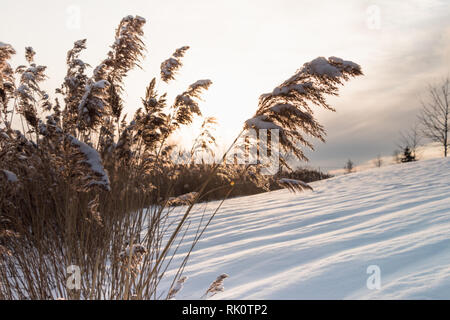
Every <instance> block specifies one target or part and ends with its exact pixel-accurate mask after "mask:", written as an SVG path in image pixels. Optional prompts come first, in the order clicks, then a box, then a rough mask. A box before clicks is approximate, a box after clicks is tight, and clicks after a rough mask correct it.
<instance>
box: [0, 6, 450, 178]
mask: <svg viewBox="0 0 450 320" xmlns="http://www.w3.org/2000/svg"><path fill="white" fill-rule="evenodd" d="M128 14H133V15H134V14H137V15H140V16H143V17H145V18H146V19H147V24H146V26H145V41H146V44H147V48H148V52H147V56H146V59H145V61H144V62H143V63H142V67H143V70H136V71H133V72H132V73H131V74H130V75H129V77H128V79H127V81H126V88H127V92H126V97H125V98H126V102H127V107H126V112H128V113H129V114H132V113H133V112H134V110H136V108H137V107H139V101H140V97H142V96H143V94H144V89H145V87H146V85H147V84H148V82H149V81H150V80H151V78H152V77H153V76H157V75H158V74H159V66H160V63H161V62H162V61H163V60H165V59H167V58H168V57H169V56H170V55H171V54H172V52H173V51H174V50H175V49H176V48H178V47H181V46H183V45H189V46H190V47H191V49H190V50H189V51H188V53H187V55H186V57H185V59H184V67H183V69H182V70H181V72H180V75H179V77H178V78H177V81H176V82H175V83H171V84H170V85H169V86H167V85H165V84H160V85H159V90H160V91H161V92H162V91H165V90H167V91H168V92H169V97H172V98H173V97H174V96H175V95H176V94H177V93H179V92H180V91H181V90H184V89H185V88H186V87H187V86H188V85H189V84H190V83H192V82H194V81H196V80H198V79H211V80H212V81H213V83H214V84H213V86H212V87H211V89H210V90H209V92H208V93H207V94H205V96H204V99H205V101H204V102H203V103H202V104H201V108H202V110H203V112H204V115H205V116H215V117H217V118H218V120H219V123H220V127H219V128H218V130H217V135H218V136H219V137H220V139H221V141H222V142H223V143H226V142H229V141H230V140H232V139H233V138H234V136H235V135H236V134H238V132H239V129H240V128H241V127H242V124H243V122H244V121H245V120H246V119H247V118H249V117H251V116H252V115H253V113H254V111H255V110H256V107H257V101H258V97H259V95H260V94H262V93H265V92H268V91H272V89H273V88H274V87H275V86H276V85H278V84H280V83H281V82H283V81H284V80H285V79H287V78H288V77H290V76H291V75H292V74H293V73H294V72H295V71H296V70H297V69H298V68H299V67H301V66H302V64H303V63H304V62H307V61H310V60H312V59H314V58H316V57H317V56H325V57H329V56H338V57H341V58H344V59H346V60H352V61H354V62H356V63H358V64H360V65H361V66H362V68H363V71H364V73H365V76H364V77H360V78H358V79H354V80H351V81H350V82H349V83H347V85H346V86H345V88H342V90H341V94H340V97H332V98H330V99H329V102H330V103H331V105H332V106H334V107H335V108H336V109H337V112H336V113H332V112H329V111H323V110H318V111H317V113H316V115H317V118H318V119H319V121H320V122H321V123H322V124H323V125H324V126H325V127H326V129H327V132H328V138H327V143H326V144H322V143H318V142H317V143H316V146H317V148H316V151H315V152H313V153H312V152H308V153H307V154H308V156H309V157H310V160H311V161H310V165H311V166H314V167H321V168H324V169H325V170H333V169H336V168H341V167H342V166H343V165H344V163H345V161H346V160H347V159H348V158H351V159H352V160H353V161H354V162H355V163H357V164H362V163H364V162H366V161H369V160H370V159H372V158H374V157H375V156H376V155H378V154H381V155H383V156H390V155H391V154H392V152H393V150H394V149H395V147H396V140H397V138H398V132H399V131H400V130H404V129H407V128H409V127H410V126H411V125H412V124H413V122H414V121H415V117H416V115H417V112H418V110H419V108H420V97H421V96H423V95H424V94H425V93H426V86H427V84H429V83H434V82H436V81H439V80H440V79H442V78H443V77H445V76H447V75H448V74H449V72H450V19H449V18H450V5H449V1H438V0H429V1H427V0H422V1H413V0H411V1H390V0H385V1H381V0H380V1H376V0H373V1H364V0H362V1H361V0H346V1H305V0H289V1H287V0H284V1H283V0H281V1H280V0H277V1H275V0H272V1H267V0H263V1H261V0H259V1H242V0H227V1H211V0H204V1H195V0H191V1H167V0H165V1H161V0H159V1H156V0H143V1H138V0H133V1H113V0H108V1H103V0H101V1H100V0H78V1H77V0H73V1H54V0H40V1H32V0H28V1H24V0H14V1H12V0H2V10H1V11H0V21H1V22H0V24H1V28H0V41H2V42H6V43H10V44H11V45H12V46H13V47H14V48H15V49H16V50H17V52H18V55H17V57H16V58H15V59H14V60H13V62H14V63H23V59H22V55H23V51H24V47H25V46H32V47H33V48H34V49H35V51H36V52H37V56H36V60H37V62H38V63H39V64H44V65H47V66H48V75H49V76H50V79H49V81H48V84H47V86H48V89H50V88H55V87H57V86H59V85H60V83H61V82H62V80H63V78H64V74H65V54H66V52H67V50H69V49H70V48H71V46H72V44H73V42H74V41H75V40H78V39H82V38H87V39H88V50H87V51H86V52H85V54H84V55H83V57H82V58H83V59H84V60H85V61H86V62H88V63H90V64H91V65H93V66H95V65H97V64H98V63H99V62H100V61H101V60H102V59H103V58H104V57H105V54H106V52H107V51H108V46H109V45H110V44H111V43H112V42H113V37H114V29H115V27H116V26H117V24H118V22H119V21H120V19H121V18H122V17H123V16H126V15H128ZM191 134H192V133H191ZM183 136H189V133H187V134H186V135H183Z"/></svg>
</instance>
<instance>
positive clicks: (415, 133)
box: [397, 123, 422, 159]
mask: <svg viewBox="0 0 450 320" xmlns="http://www.w3.org/2000/svg"><path fill="white" fill-rule="evenodd" d="M421 143H422V135H421V132H420V124H419V123H415V124H414V125H413V126H412V127H411V128H409V129H408V130H405V131H402V132H400V139H399V141H398V142H397V147H398V148H399V149H400V150H405V148H409V150H410V151H411V154H412V155H413V156H414V158H416V159H417V158H418V155H417V149H418V147H419V146H420V145H421Z"/></svg>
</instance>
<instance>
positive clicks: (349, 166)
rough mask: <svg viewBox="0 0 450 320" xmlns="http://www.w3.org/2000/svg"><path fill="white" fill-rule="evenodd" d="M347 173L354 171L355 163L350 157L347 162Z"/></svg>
mask: <svg viewBox="0 0 450 320" xmlns="http://www.w3.org/2000/svg"><path fill="white" fill-rule="evenodd" d="M344 169H345V173H352V172H353V171H354V163H353V161H352V160H350V159H348V161H347V163H346V164H345V167H344Z"/></svg>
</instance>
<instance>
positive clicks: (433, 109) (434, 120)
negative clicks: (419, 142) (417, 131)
mask: <svg viewBox="0 0 450 320" xmlns="http://www.w3.org/2000/svg"><path fill="white" fill-rule="evenodd" d="M449 88H450V79H449V78H448V77H447V78H446V79H445V80H444V81H443V83H442V84H441V85H436V86H429V89H428V101H426V102H424V101H422V112H421V114H420V115H419V120H420V123H421V124H422V130H423V134H424V136H425V137H427V138H428V139H430V140H431V141H433V142H437V143H439V144H441V145H442V146H443V147H444V157H447V151H448V131H449V128H448V126H449V123H448V122H449V113H450V108H449V104H450V96H449V93H450V92H449Z"/></svg>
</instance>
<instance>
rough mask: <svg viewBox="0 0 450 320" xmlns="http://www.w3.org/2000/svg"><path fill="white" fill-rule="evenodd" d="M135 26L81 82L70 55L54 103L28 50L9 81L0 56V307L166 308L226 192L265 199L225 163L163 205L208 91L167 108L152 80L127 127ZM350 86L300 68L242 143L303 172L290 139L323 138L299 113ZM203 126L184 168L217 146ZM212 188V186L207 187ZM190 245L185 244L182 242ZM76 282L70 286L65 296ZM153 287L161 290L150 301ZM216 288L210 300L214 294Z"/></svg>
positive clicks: (336, 74) (346, 67) (296, 185)
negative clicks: (263, 134)
mask: <svg viewBox="0 0 450 320" xmlns="http://www.w3.org/2000/svg"><path fill="white" fill-rule="evenodd" d="M144 24H145V19H143V18H142V17H139V16H127V17H125V18H123V19H122V21H121V22H120V24H119V26H118V28H117V30H116V32H115V36H114V41H113V42H112V45H111V47H110V51H109V52H108V53H107V54H106V58H105V59H104V60H103V61H102V62H101V63H100V64H99V65H98V66H96V67H95V68H92V73H91V74H90V75H88V74H87V70H91V67H90V65H89V64H87V63H86V62H84V61H83V60H82V59H81V53H82V51H83V50H85V49H86V44H87V41H86V40H79V41H76V42H75V43H74V46H73V48H72V49H71V50H69V52H68V54H67V57H66V62H67V74H66V77H65V79H64V81H63V83H62V85H61V87H60V88H58V89H57V90H56V95H57V98H55V99H54V100H51V99H50V96H49V95H48V94H47V93H46V92H45V91H44V90H42V88H41V85H42V82H43V81H45V79H46V75H45V71H46V67H45V66H41V65H38V64H37V63H36V61H35V54H36V53H35V52H34V50H33V49H32V48H31V47H27V48H26V50H25V60H26V64H25V65H21V66H18V67H16V68H13V67H12V66H10V64H9V62H8V61H9V60H10V58H11V56H12V55H14V54H15V53H16V52H15V50H14V49H13V47H12V46H11V45H8V44H4V43H0V121H1V122H0V182H1V183H0V258H1V260H0V298H1V299H56V298H63V299H166V298H173V295H174V292H178V290H176V286H177V285H179V284H180V283H182V282H183V281H184V280H183V279H185V278H183V271H184V268H185V266H186V264H187V262H188V259H189V256H190V253H191V252H192V250H193V249H194V247H195V245H196V244H197V243H198V241H199V240H200V238H201V236H202V235H203V233H204V231H205V228H207V226H208V225H209V224H210V223H211V221H212V219H213V218H214V216H215V215H216V214H217V212H218V210H219V209H220V206H221V205H222V203H223V201H224V199H226V198H227V197H228V196H230V194H232V192H233V189H234V188H236V184H234V181H235V180H237V179H238V178H239V179H241V178H242V177H246V179H249V181H252V183H253V184H254V185H257V186H261V187H264V186H267V181H268V180H267V178H265V177H263V176H262V175H261V174H259V173H260V166H259V165H258V164H257V165H250V164H249V165H244V166H229V165H226V163H225V158H226V156H227V153H225V154H224V155H223V156H222V157H221V159H222V161H219V162H217V163H216V164H212V165H204V166H203V167H202V172H204V177H203V178H202V179H201V181H200V182H199V183H198V185H197V186H196V188H195V192H192V193H189V194H188V195H184V196H181V197H178V198H173V196H174V195H179V193H180V192H179V191H177V190H176V189H177V183H178V184H179V183H180V181H179V180H180V174H183V175H184V176H188V175H187V173H186V171H188V172H189V171H193V170H194V169H193V167H192V166H190V165H184V166H180V165H177V164H175V163H174V161H173V159H172V158H171V155H172V154H173V153H172V151H173V148H174V146H173V145H170V144H169V142H168V141H170V137H171V135H172V134H173V133H174V132H176V131H177V130H179V129H180V128H181V127H183V126H188V125H190V124H191V123H192V121H193V119H194V117H200V116H202V114H201V110H200V107H199V98H200V96H201V93H202V92H203V91H204V90H207V89H208V88H209V86H210V85H211V84H212V82H211V81H210V80H198V81H196V82H194V83H193V84H192V85H190V86H189V87H188V88H187V89H186V90H185V91H184V92H182V93H180V94H179V95H178V96H177V97H176V98H175V101H174V102H173V103H169V102H168V101H167V99H166V93H162V94H160V93H158V92H157V91H156V83H157V80H156V78H153V79H152V80H151V81H150V82H149V84H148V86H147V89H146V92H145V96H144V97H143V98H142V101H141V102H142V107H140V108H139V109H138V110H136V112H135V113H134V116H133V117H132V120H131V121H127V120H126V117H125V116H124V115H123V114H122V111H123V109H124V101H123V99H122V95H123V92H124V90H125V88H124V87H123V80H124V78H125V77H126V75H127V73H128V72H129V71H130V70H131V69H133V68H135V67H138V66H139V64H140V62H141V60H142V58H143V57H144V53H145V45H144V42H143V40H142V37H143V26H144ZM188 49H189V48H188V47H182V48H179V49H177V50H176V51H175V53H174V54H173V55H172V57H170V58H169V59H168V60H166V61H164V62H163V63H162V64H161V75H160V80H161V81H164V82H167V83H169V82H170V81H173V80H174V79H175V75H176V73H177V72H178V71H179V69H180V67H181V66H182V58H183V56H184V54H185V53H186V51H187V50H188ZM322 59H323V60H322ZM359 74H361V71H360V68H359V66H358V65H356V64H353V63H350V62H348V61H343V60H340V59H338V58H330V59H328V60H326V59H324V58H319V59H316V60H314V61H312V62H310V63H307V64H305V65H304V66H303V67H302V68H301V69H299V71H298V72H297V73H296V74H295V75H294V76H293V77H292V78H291V79H289V80H288V81H286V82H285V83H283V84H282V85H281V86H280V87H278V88H276V89H275V90H274V91H273V92H272V93H270V94H266V95H262V96H261V99H260V105H259V107H258V110H257V113H256V114H255V117H253V118H252V119H249V120H248V121H247V122H246V123H245V125H244V130H243V132H245V131H247V130H251V129H274V128H275V129H277V130H279V131H280V134H281V141H280V144H281V147H282V149H283V150H284V151H287V152H291V153H293V154H294V155H295V156H296V157H297V158H299V159H306V158H305V156H304V155H303V153H302V151H301V150H300V147H299V145H298V143H299V142H300V143H303V144H305V145H306V146H308V147H311V148H312V145H311V144H310V143H309V142H307V141H306V140H305V139H304V138H303V136H302V135H301V133H300V132H304V133H305V134H307V135H311V136H314V137H316V138H320V139H323V135H324V129H323V128H322V127H321V126H320V125H319V124H318V123H317V121H316V120H315V119H314V117H313V115H312V114H313V113H312V110H311V108H310V107H309V106H308V104H307V103H308V102H310V103H312V104H318V105H321V106H324V107H326V108H328V109H331V108H330V107H329V106H328V105H327V104H326V103H325V100H324V95H325V94H337V87H336V85H337V84H341V83H342V80H341V79H344V80H347V79H348V78H349V77H350V76H356V75H359ZM301 110H303V111H301ZM289 119H291V120H289ZM214 124H215V122H214V120H212V119H205V123H204V127H202V129H203V130H202V132H201V133H200V135H199V136H198V138H197V139H196V140H195V141H194V143H193V147H192V150H191V156H192V157H193V156H194V155H195V154H196V153H197V152H206V153H208V152H210V150H211V145H212V144H214V142H215V139H214V137H213V136H212V135H211V134H210V132H209V131H208V128H209V127H208V126H210V125H214ZM240 136H242V133H241V134H240V135H239V136H238V137H240ZM237 140H238V139H236V141H237ZM231 147H233V146H231ZM231 147H230V149H231ZM281 160H283V157H281ZM282 163H283V164H284V165H286V166H287V162H286V161H282ZM237 168H239V169H237ZM183 172H184V173H183ZM218 176H220V177H221V179H219V183H218V185H217V183H216V184H215V183H212V182H214V181H213V179H214V177H218ZM188 180H189V179H188ZM189 182H191V183H194V182H193V181H187V183H189ZM271 183H274V181H272V182H271ZM286 184H287V185H286ZM279 185H281V186H287V187H288V188H290V189H292V190H303V189H305V188H308V187H309V186H307V185H305V184H304V183H303V182H300V181H297V180H294V179H289V181H287V180H283V179H281V180H280V181H279ZM217 189H221V190H223V193H221V195H220V197H221V198H222V202H220V204H219V206H218V207H217V208H216V210H214V211H213V212H211V213H209V215H208V216H204V217H203V218H202V219H200V224H198V225H196V226H193V225H191V223H190V219H189V218H190V216H191V215H192V212H193V207H194V205H195V204H196V203H197V202H199V201H202V200H204V199H207V197H208V194H211V193H212V192H214V191H215V190H217ZM189 191H192V189H191V190H189ZM175 203H177V204H179V203H181V204H184V205H185V206H184V207H183V210H184V211H182V213H181V214H174V208H173V206H172V204H175ZM189 229H190V230H191V231H189ZM187 232H194V237H193V238H192V237H191V238H189V240H186V239H187V238H185V235H186V234H187ZM186 241H190V242H191V243H190V245H189V246H188V251H187V252H184V253H183V255H184V259H182V263H180V264H179V265H176V266H175V268H176V269H177V270H178V272H176V274H175V276H172V277H173V278H172V279H169V281H168V282H167V277H168V276H167V275H166V271H167V270H168V268H169V267H170V266H171V263H172V261H174V257H175V255H176V254H178V249H179V246H180V245H181V244H185V243H186ZM77 268H79V270H80V276H81V278H80V279H79V284H80V286H79V287H77V286H75V288H74V287H73V286H71V284H75V285H76V284H78V279H76V278H73V275H74V274H77V272H76V271H77ZM163 280H165V281H166V283H171V284H172V285H171V286H169V287H167V288H162V287H160V284H161V281H163ZM180 281H181V282H180ZM174 286H175V287H174ZM216 287H217V288H216V289H217V290H219V289H220V288H221V281H219V282H218V283H217V286H216ZM216 289H214V290H216ZM217 290H216V291H217ZM216 291H214V292H216Z"/></svg>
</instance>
